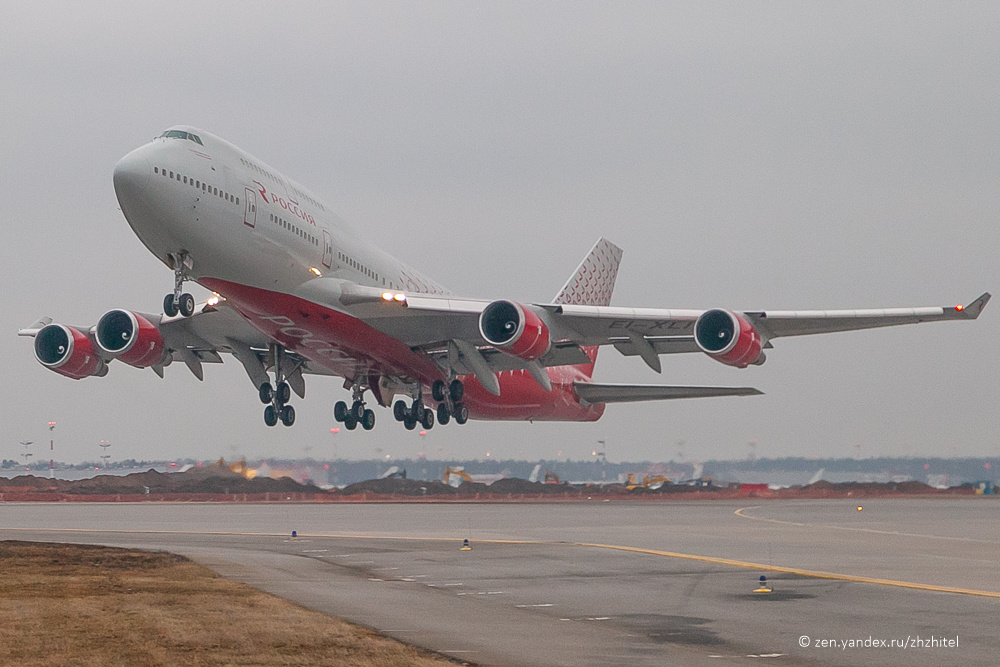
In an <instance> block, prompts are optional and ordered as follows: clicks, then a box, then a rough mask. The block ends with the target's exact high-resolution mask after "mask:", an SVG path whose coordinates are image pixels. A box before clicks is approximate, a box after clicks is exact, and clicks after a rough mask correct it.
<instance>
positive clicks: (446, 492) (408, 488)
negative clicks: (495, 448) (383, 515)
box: [340, 477, 464, 496]
mask: <svg viewBox="0 0 1000 667" xmlns="http://www.w3.org/2000/svg"><path fill="white" fill-rule="evenodd" d="M463 486H464V485H463ZM458 492H459V491H458V489H456V488H454V487H451V486H448V485H447V484H444V483H442V482H439V481H437V480H434V481H432V482H426V481H420V480H417V479H401V478H398V477H390V478H386V479H369V480H365V481H364V482H356V483H355V484H351V485H350V486H347V487H345V488H344V489H342V490H341V491H340V493H341V494H343V495H345V496H352V495H358V494H364V493H369V494H377V495H398V496H454V495H457V494H458Z"/></svg>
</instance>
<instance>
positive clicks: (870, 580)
mask: <svg viewBox="0 0 1000 667" xmlns="http://www.w3.org/2000/svg"><path fill="white" fill-rule="evenodd" d="M741 509H753V508H749V507H748V508H741ZM740 511H741V510H737V513H739V512H740ZM740 516H744V518H756V517H749V516H745V515H742V514H740ZM760 520H761V521H773V519H760ZM779 523H791V522H779ZM796 525H804V524H796ZM0 532H32V533H80V534H99V533H110V534H115V535H206V536H210V535H215V536H233V537H287V534H286V533H238V532H212V531H205V532H198V531H183V530H93V529H87V528H50V529H37V528H0ZM300 536H301V537H311V538H326V539H346V540H393V541H412V542H460V539H461V538H458V539H456V538H454V537H412V536H398V537H397V536H392V535H337V534H321V533H315V534H312V533H310V534H300ZM473 543H479V544H522V545H537V546H568V547H585V548H590V549H611V550H614V551H624V552H627V553H636V554H646V555H649V556H661V557H665V558H676V559H680V560H690V561H699V562H702V563H712V564H713V565H725V566H729V567H739V568H743V569H748V570H763V571H765V572H781V573H783V574H794V575H798V576H801V577H810V578H812V579H832V580H836V581H850V582H854V583H860V584H877V585H879V586H894V587H896V588H908V589H911V590H918V591H930V592H934V593H954V594H957V595H975V596H979V597H987V598H997V599H1000V592H997V591H981V590H976V589H972V588H955V587H952V586H936V585H933V584H921V583H915V582H911V581H897V580H894V579H879V578H876V577H861V576H855V575H851V574H838V573H836V572H822V571H819V570H805V569H801V568H796V567H782V566H780V565H764V564H763V563H753V562H750V561H743V560H735V559H732V558H718V557H716V556H699V555H696V554H684V553H679V552H676V551H661V550H659V549H644V548H641V547H629V546H624V545H619V544H600V543H592V542H551V541H542V540H500V539H485V538H484V539H476V540H473Z"/></svg>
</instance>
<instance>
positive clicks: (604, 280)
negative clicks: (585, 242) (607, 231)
mask: <svg viewBox="0 0 1000 667" xmlns="http://www.w3.org/2000/svg"><path fill="white" fill-rule="evenodd" d="M621 261H622V249H621V248H619V247H618V246H616V245H615V244H614V243H612V242H611V241H608V240H607V239H606V238H604V237H601V238H599V239H597V243H595V244H594V247H593V248H592V249H591V251H590V252H589V253H588V254H587V256H586V257H584V258H583V261H582V262H580V266H578V267H577V269H576V271H574V272H573V275H572V276H570V277H569V280H567V281H566V284H565V285H563V288H562V289H561V290H559V293H558V294H557V295H556V298H555V299H553V300H552V303H566V304H574V305H579V306H609V305H611V293H612V292H614V290H615V279H616V278H617V277H618V265H619V264H621Z"/></svg>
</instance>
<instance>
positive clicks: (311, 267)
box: [309, 266, 323, 276]
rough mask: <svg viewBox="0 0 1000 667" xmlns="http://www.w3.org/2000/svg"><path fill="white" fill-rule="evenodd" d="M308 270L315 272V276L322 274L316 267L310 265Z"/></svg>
mask: <svg viewBox="0 0 1000 667" xmlns="http://www.w3.org/2000/svg"><path fill="white" fill-rule="evenodd" d="M309 270H310V271H312V272H313V273H315V274H316V275H317V276H321V275H323V274H322V273H320V272H319V269H317V268H316V267H315V266H310V267H309Z"/></svg>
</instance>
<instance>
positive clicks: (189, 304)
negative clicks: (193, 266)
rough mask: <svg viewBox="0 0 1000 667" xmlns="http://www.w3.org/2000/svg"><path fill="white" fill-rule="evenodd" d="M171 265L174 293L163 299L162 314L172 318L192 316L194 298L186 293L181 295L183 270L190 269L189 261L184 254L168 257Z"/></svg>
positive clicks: (185, 277) (184, 278)
mask: <svg viewBox="0 0 1000 667" xmlns="http://www.w3.org/2000/svg"><path fill="white" fill-rule="evenodd" d="M170 260H171V263H172V264H173V267H174V291H173V293H171V294H168V295H166V296H165V297H163V314H164V315H166V316H167V317H173V316H175V315H176V314H177V313H180V314H181V315H183V316H184V317H191V316H192V315H194V297H193V296H191V295H190V294H187V293H183V294H182V293H181V292H182V291H183V289H184V281H185V280H187V276H186V275H184V269H185V268H189V267H190V263H191V260H190V258H189V257H188V254H187V253H186V252H182V253H180V254H179V255H174V254H171V255H170Z"/></svg>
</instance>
